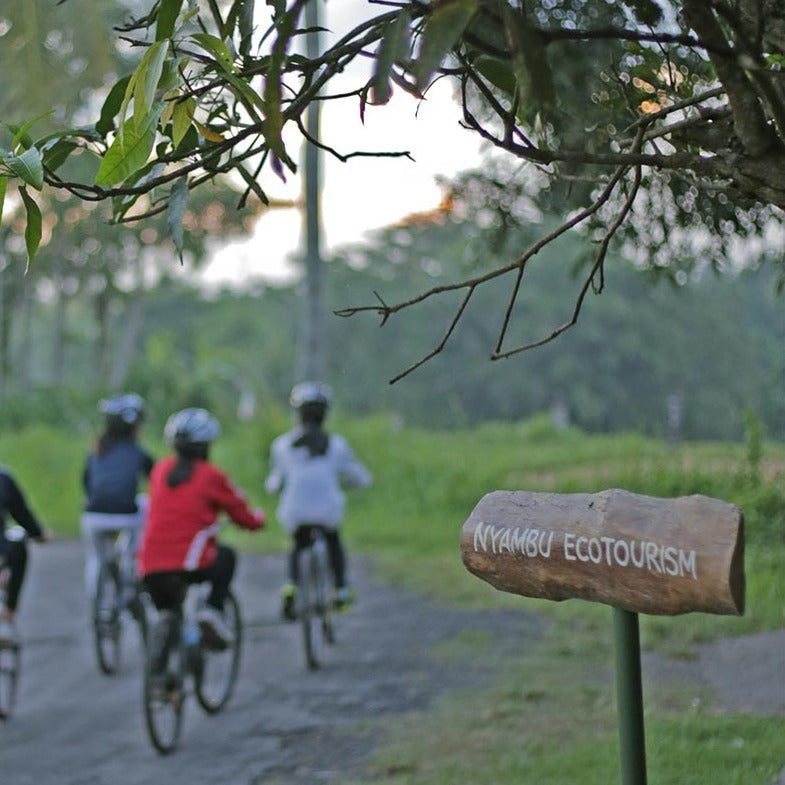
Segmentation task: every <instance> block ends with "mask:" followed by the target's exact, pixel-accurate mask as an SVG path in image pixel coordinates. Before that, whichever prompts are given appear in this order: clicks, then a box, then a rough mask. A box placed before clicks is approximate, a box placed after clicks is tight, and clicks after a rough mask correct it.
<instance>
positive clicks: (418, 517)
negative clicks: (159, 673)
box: [0, 414, 785, 785]
mask: <svg viewBox="0 0 785 785" xmlns="http://www.w3.org/2000/svg"><path fill="white" fill-rule="evenodd" d="M331 424H332V423H331ZM287 425H288V420H287V419H286V417H285V416H283V415H280V414H279V415H278V416H272V417H271V418H270V419H269V420H267V421H264V422H258V423H254V424H253V425H251V426H249V427H245V428H243V429H242V430H239V429H236V430H235V432H233V433H232V432H230V433H228V434H227V435H226V436H225V437H223V438H222V439H221V440H220V442H218V443H217V444H216V447H215V450H214V453H213V458H214V460H215V461H216V462H217V463H218V464H219V465H221V466H223V467H224V468H225V469H226V470H227V471H228V472H229V473H230V475H231V476H232V477H233V478H235V480H236V481H237V483H238V485H240V486H241V487H242V488H244V489H245V491H246V492H247V493H248V495H249V497H250V499H251V501H252V502H253V503H254V504H261V505H262V506H264V507H265V508H266V509H268V510H269V511H270V512H271V513H272V512H273V511H274V508H275V500H274V499H272V498H270V497H268V496H266V495H265V494H264V492H263V490H262V481H263V477H264V474H265V471H266V468H267V465H266V464H267V450H268V448H269V443H270V441H271V439H272V438H273V436H274V435H275V434H276V433H277V432H279V431H280V430H282V429H283V428H285V427H287ZM334 425H335V429H336V430H338V431H340V432H343V433H344V434H345V435H347V437H348V438H349V440H350V442H351V443H352V444H353V446H354V447H355V449H356V451H357V453H358V455H359V456H361V457H362V458H363V459H364V460H365V461H366V462H367V463H368V465H369V466H370V468H371V469H372V471H373V473H374V478H375V484H374V487H373V488H371V489H366V490H361V491H356V492H352V494H351V496H350V497H349V514H348V516H347V520H346V524H345V529H344V532H345V539H346V542H347V545H348V547H349V549H350V552H354V553H364V554H368V555H371V556H373V557H374V559H375V562H376V564H377V566H378V571H379V574H380V576H381V577H383V578H384V579H386V580H389V581H393V582H396V583H400V584H402V585H405V586H407V587H409V588H411V589H414V590H416V591H419V592H421V593H423V594H425V595H429V596H432V597H436V598H439V599H441V600H442V601H444V602H448V603H452V604H456V605H458V606H460V607H472V608H495V607H505V608H512V609H515V608H518V609H525V610H526V611H528V612H533V613H538V614H542V615H543V616H544V617H546V618H547V620H548V627H547V629H548V632H547V633H546V634H545V636H544V637H543V638H542V639H541V640H540V641H539V642H537V644H536V646H534V647H533V649H532V650H531V651H530V652H529V653H528V654H526V655H525V656H524V657H522V658H521V659H520V660H518V661H511V662H507V663H505V664H504V667H503V668H502V669H501V671H500V672H499V674H498V676H497V679H496V681H495V682H494V684H493V685H491V686H490V687H486V688H484V690H483V693H482V694H481V695H478V694H477V693H474V692H473V691H471V690H467V691H465V692H463V691H461V692H457V691H456V692H453V693H450V694H448V695H447V696H445V697H444V698H443V699H442V700H440V701H439V703H438V705H436V706H435V707H434V708H433V709H432V710H431V711H429V712H428V713H426V714H422V713H412V714H407V715H403V716H396V718H395V720H394V722H392V721H388V722H387V723H386V724H385V723H384V722H382V723H381V724H380V725H379V727H378V728H377V729H376V736H377V738H378V739H379V741H380V743H381V747H380V750H379V752H378V753H377V754H376V755H375V756H374V759H373V780H372V781H373V782H382V783H389V784H390V785H442V784H444V785H448V784H449V785H453V784H454V783H456V782H463V783H478V785H479V784H480V783H481V784H482V785H513V784H514V785H521V783H538V785H550V784H553V785H557V784H558V785H562V784H566V783H580V785H593V784H594V783H597V785H600V784H602V785H605V783H609V782H616V781H618V774H617V772H618V740H617V728H616V711H615V702H614V700H613V697H612V691H611V690H609V689H599V688H598V687H597V685H596V684H594V683H593V682H592V680H591V679H590V678H587V674H588V673H591V672H592V671H593V670H594V669H598V668H602V667H605V668H607V667H608V663H609V662H611V661H612V658H613V651H612V622H611V611H610V609H609V608H607V607H605V606H601V605H597V604H591V603H586V602H582V601H578V600H571V601H567V602H565V603H553V602H549V601H547V600H531V599H524V598H521V597H517V596H513V595H509V594H503V593H500V592H498V591H495V590H494V589H492V588H490V587H489V586H488V585H487V584H485V583H484V582H482V581H480V580H479V579H477V578H475V577H474V576H472V575H470V574H469V573H468V572H467V571H466V569H465V568H464V567H463V565H462V563H461V558H460V551H459V536H460V530H461V526H462V525H463V523H464V521H465V520H466V519H467V518H468V516H469V514H470V512H471V510H472V509H473V507H474V506H475V504H476V503H477V502H478V501H479V499H480V498H481V497H482V496H483V495H484V494H485V493H487V492H489V491H492V490H498V489H507V490H529V491H553V492H595V491H599V490H603V489H606V488H625V489H627V490H630V491H634V492H638V493H646V494H649V495H652V496H662V497H673V496H681V495H688V494H693V493H702V494H705V495H708V496H713V497H716V498H721V499H724V500H726V501H728V502H731V503H734V504H737V505H738V506H739V507H740V508H741V509H742V510H743V511H744V514H745V527H746V573H747V610H746V613H745V615H744V617H741V618H737V617H720V616H712V615H706V614H689V615H686V616H679V617H674V618H665V617H651V616H649V617H642V618H641V631H642V644H643V646H644V648H648V649H654V650H656V651H659V652H661V653H663V654H666V655H670V656H676V657H683V658H690V657H693V656H694V653H695V647H696V645H697V644H699V643H701V642H703V641H707V640H711V639H714V638H718V637H724V636H733V635H740V634H746V633H752V632H757V631H762V630H768V629H777V628H782V627H785V580H783V577H782V576H783V574H785V445H782V444H776V445H775V444H769V443H764V444H763V445H762V449H761V451H760V453H759V452H758V447H761V445H757V446H756V445H745V444H726V443H722V444H682V445H680V446H677V447H669V446H668V445H666V444H664V443H662V442H659V441H654V440H649V439H646V438H645V437H642V436H638V435H634V434H616V435H603V436H588V435H586V434H583V433H581V432H578V431H571V430H569V431H566V432H556V431H554V430H553V429H552V428H551V427H550V424H549V422H548V420H547V419H546V418H537V419H535V420H532V421H528V422H524V423H518V424H490V425H485V426H483V427H480V428H477V429H474V430H470V431H469V430H467V431H460V432H453V433H445V432H429V431H425V430H419V429H412V428H407V427H403V426H401V425H400V424H399V423H398V422H397V421H396V420H395V419H394V418H389V417H383V416H378V417H375V418H371V419H366V420H363V421H360V422H352V423H348V422H347V423H344V422H340V421H338V422H336V423H335V424H334ZM145 436H147V434H145ZM150 436H152V434H151V435H150ZM143 441H144V442H145V444H147V445H148V446H149V448H150V449H151V450H153V451H154V452H155V453H156V454H157V455H162V454H163V453H164V451H165V449H164V447H163V446H162V445H161V443H160V441H156V440H154V439H152V438H151V439H149V440H148V439H147V438H145V439H143ZM88 449H89V438H85V439H83V440H81V441H80V440H79V439H78V438H75V437H74V436H73V434H70V435H66V434H62V433H59V432H55V431H52V430H51V429H47V428H31V429H27V430H26V431H24V432H21V433H16V434H10V433H6V434H4V435H3V436H2V437H0V450H2V455H3V456H4V461H5V463H6V464H7V465H9V466H10V467H12V468H13V470H14V471H15V472H16V474H17V475H18V477H19V478H20V480H21V481H22V484H23V486H24V487H25V489H27V490H28V492H29V496H30V499H31V502H32V504H33V506H34V508H35V509H36V510H37V511H38V512H39V513H40V514H41V516H42V517H43V518H44V519H45V520H46V521H47V522H48V523H49V524H50V525H51V526H52V528H53V529H54V530H55V531H56V532H57V533H58V534H59V535H60V536H78V519H79V505H80V500H81V492H80V485H79V478H80V473H81V465H82V461H83V459H84V455H85V453H86V451H87V450H88ZM272 518H273V516H272V515H271V519H272ZM268 528H269V530H268V531H267V532H265V533H264V534H262V535H261V536H258V535H244V534H233V535H232V540H233V541H234V542H235V543H236V544H238V545H239V546H240V547H242V548H247V549H254V550H263V551H268V552H269V551H280V550H283V549H284V548H285V547H286V545H287V541H286V538H285V537H284V536H283V534H282V533H281V532H280V529H279V527H278V526H277V525H276V524H275V523H274V521H271V525H270V527H268ZM485 645H487V641H484V640H476V639H472V638H471V637H470V636H469V637H467V638H466V639H465V640H456V641H454V642H452V646H454V647H456V649H457V650H460V651H462V652H463V653H464V654H468V655H470V656H471V655H479V654H481V652H482V647H483V646H485ZM437 656H438V654H437ZM444 656H449V653H444ZM645 698H646V705H645V711H646V734H647V755H648V771H649V783H650V785H671V783H672V784H673V785H677V784H678V785H682V784H683V783H701V784H702V783H707V785H708V783H719V782H721V783H739V785H742V784H743V785H766V783H770V782H771V781H772V779H773V777H774V776H775V775H776V774H777V773H778V772H779V770H780V769H781V767H782V765H783V763H784V762H785V761H783V757H782V752H781V744H782V739H783V738H785V720H782V719H770V718H768V719H762V718H755V717H746V716H742V715H733V716H712V715H710V714H707V713H704V712H703V711H702V710H701V708H700V706H698V707H697V708H696V706H695V705H693V703H691V702H690V701H689V700H688V699H687V698H686V697H683V696H679V695H668V696H651V697H649V696H645ZM478 705H479V706H482V707H483V708H481V709H480V710H479V712H478V709H477V707H478Z"/></svg>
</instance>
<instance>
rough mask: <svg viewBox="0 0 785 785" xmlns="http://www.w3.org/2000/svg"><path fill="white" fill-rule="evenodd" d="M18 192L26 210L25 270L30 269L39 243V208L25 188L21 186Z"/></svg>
mask: <svg viewBox="0 0 785 785" xmlns="http://www.w3.org/2000/svg"><path fill="white" fill-rule="evenodd" d="M19 193H20V194H21V195H22V201H23V202H24V205H25V210H26V212H27V225H26V226H25V246H26V247H27V266H26V268H25V269H26V270H29V269H30V265H31V264H32V262H33V259H35V255H36V253H37V251H38V246H39V245H40V244H41V210H40V209H39V207H38V205H37V204H36V203H35V200H34V199H33V197H32V196H30V194H28V193H27V188H25V187H24V186H21V187H20V188H19Z"/></svg>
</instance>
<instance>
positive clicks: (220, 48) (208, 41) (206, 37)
mask: <svg viewBox="0 0 785 785" xmlns="http://www.w3.org/2000/svg"><path fill="white" fill-rule="evenodd" d="M191 38H192V39H193V40H194V41H196V42H197V43H198V44H199V45H200V46H201V47H202V49H204V50H205V51H206V52H209V53H210V54H211V55H212V56H213V57H214V58H215V60H216V62H217V63H218V65H219V66H220V68H221V70H222V71H227V72H231V71H233V70H234V58H233V57H232V54H231V52H230V51H229V47H227V46H226V44H225V43H224V42H223V41H222V40H221V39H220V38H216V37H215V36H214V35H210V34H209V33H194V34H193V35H192V36H191Z"/></svg>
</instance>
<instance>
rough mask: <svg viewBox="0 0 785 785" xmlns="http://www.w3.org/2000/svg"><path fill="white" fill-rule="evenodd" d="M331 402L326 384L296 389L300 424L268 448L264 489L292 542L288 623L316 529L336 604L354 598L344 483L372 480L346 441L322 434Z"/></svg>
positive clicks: (286, 610)
mask: <svg viewBox="0 0 785 785" xmlns="http://www.w3.org/2000/svg"><path fill="white" fill-rule="evenodd" d="M331 399H332V393H331V390H330V388H329V387H328V386H327V385H326V384H322V383H321V382H312V381H307V382H302V383H301V384H298V385H296V386H295V387H294V389H293V390H292V393H291V396H290V399H289V401H290V403H291V405H292V407H293V408H294V409H295V411H296V412H297V414H298V416H299V420H300V423H299V424H298V425H297V426H296V427H295V428H293V429H292V430H291V431H289V432H288V433H285V434H283V435H281V436H279V437H278V438H277V439H275V440H274V441H273V443H272V446H271V448H270V472H269V474H268V476H267V479H266V481H265V487H266V489H267V491H268V492H269V493H278V492H280V493H281V497H280V502H279V505H278V510H277V515H278V518H279V519H280V521H281V523H282V524H283V527H284V529H285V530H286V531H287V532H288V533H289V534H291V535H292V539H293V547H292V549H291V552H290V554H289V562H288V579H289V580H288V583H286V584H285V585H284V586H283V588H282V589H281V594H282V596H283V605H282V609H281V615H282V616H283V617H284V618H285V619H288V620H292V619H294V617H295V595H296V592H297V561H298V556H299V553H300V551H301V550H302V549H303V548H305V547H307V545H308V542H309V540H310V536H311V527H312V526H315V525H316V526H320V527H322V528H323V529H324V531H325V537H326V540H327V547H328V551H329V557H330V567H331V570H332V574H333V580H334V582H335V595H336V604H337V605H338V607H339V608H342V607H345V606H347V605H348V604H350V603H351V602H352V601H353V599H354V594H353V591H352V589H351V587H350V586H349V585H348V584H347V581H346V557H345V553H344V549H343V544H342V542H341V538H340V535H339V528H340V526H341V522H342V521H343V516H344V509H345V498H344V494H343V491H342V489H341V483H342V482H343V483H344V484H345V485H347V486H356V487H364V486H368V485H370V484H371V481H372V477H371V473H370V472H369V471H368V469H367V468H366V467H365V466H364V465H363V464H362V463H360V461H358V460H357V458H356V457H355V455H354V452H353V451H352V449H351V447H350V446H349V443H348V442H347V441H346V439H345V438H344V437H343V436H339V435H338V434H328V433H327V432H326V431H325V430H324V419H325V416H326V414H327V410H328V408H329V407H330V403H331Z"/></svg>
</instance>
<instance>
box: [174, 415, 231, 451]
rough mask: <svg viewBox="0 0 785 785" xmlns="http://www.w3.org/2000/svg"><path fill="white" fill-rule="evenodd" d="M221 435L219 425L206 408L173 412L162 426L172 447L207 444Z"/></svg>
mask: <svg viewBox="0 0 785 785" xmlns="http://www.w3.org/2000/svg"><path fill="white" fill-rule="evenodd" d="M220 435H221V426H220V424H219V423H218V420H216V419H215V417H213V415H212V414H210V412H208V411H207V409H193V408H191V409H183V410H182V411H180V412H177V413H175V414H173V415H172V416H171V417H170V418H169V419H168V420H167V421H166V426H165V427H164V436H165V438H166V441H167V443H168V444H171V445H172V446H173V447H183V446H184V445H186V444H207V443H208V442H211V441H213V439H216V438H218V436H220Z"/></svg>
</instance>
